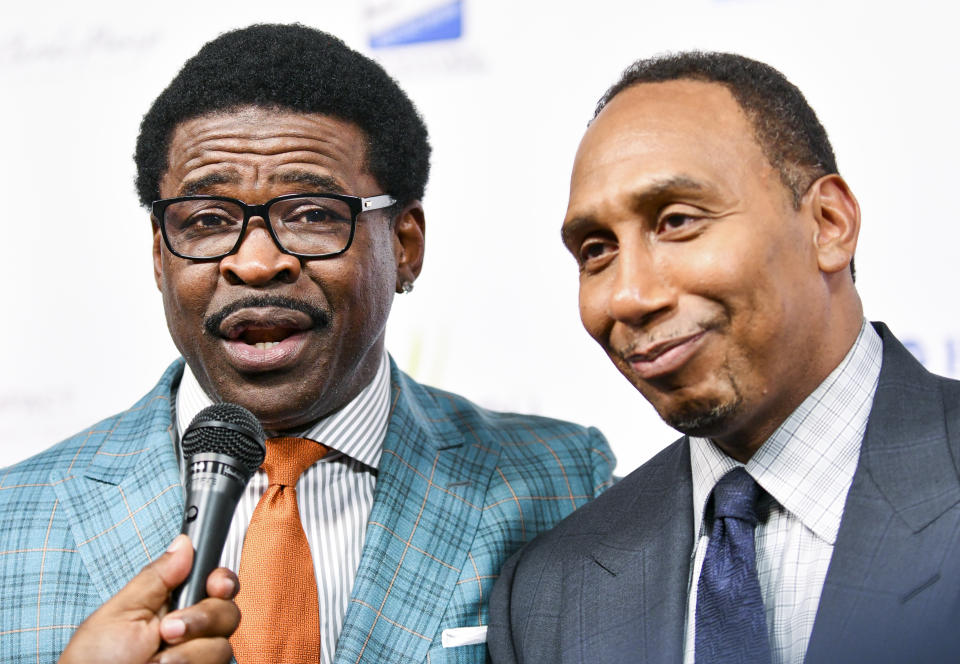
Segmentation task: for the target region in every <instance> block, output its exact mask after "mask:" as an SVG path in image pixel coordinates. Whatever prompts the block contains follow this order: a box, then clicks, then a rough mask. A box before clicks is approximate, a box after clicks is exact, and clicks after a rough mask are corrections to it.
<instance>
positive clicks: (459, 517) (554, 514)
mask: <svg viewBox="0 0 960 664" xmlns="http://www.w3.org/2000/svg"><path fill="white" fill-rule="evenodd" d="M182 371H183V363H182V360H180V361H177V362H175V363H174V364H173V365H171V367H170V368H169V369H167V371H166V373H165V374H164V375H163V377H162V378H161V380H160V382H159V383H158V384H157V385H156V387H155V388H154V389H153V390H152V391H151V392H150V393H149V394H147V395H146V396H145V397H143V398H142V399H141V400H140V401H139V402H137V403H136V404H135V405H134V406H133V407H132V408H130V409H129V410H127V411H125V412H123V413H120V414H118V415H115V416H113V417H110V418H108V419H105V420H103V421H102V422H100V423H98V424H96V425H95V426H93V427H92V428H90V429H89V430H87V431H84V432H82V433H80V434H78V435H76V436H73V437H72V438H69V439H68V440H65V441H63V442H62V443H60V444H58V445H56V446H54V447H52V448H51V449H49V450H47V451H45V452H43V453H41V454H39V455H37V456H35V457H32V458H30V459H27V460H26V461H23V462H21V463H19V464H17V465H15V466H11V467H9V468H6V469H2V470H0V524H2V527H0V662H2V663H4V664H6V663H10V662H54V661H56V659H57V658H58V656H59V654H60V652H61V651H62V650H63V648H64V647H65V645H66V643H67V641H68V640H69V639H70V636H71V635H72V634H73V631H74V630H75V629H76V628H77V626H78V625H79V624H80V623H81V622H82V621H83V620H84V618H86V617H87V616H88V615H89V614H90V613H91V612H93V611H94V610H95V609H96V608H97V607H98V606H100V605H101V604H102V603H103V602H104V601H106V600H107V599H109V598H110V597H111V596H113V595H114V594H115V593H116V592H117V591H118V590H119V589H120V588H121V587H122V586H123V585H124V584H126V583H127V581H129V580H130V578H132V577H133V576H134V575H135V574H136V573H137V572H138V571H139V570H140V569H141V568H142V567H143V566H144V565H146V564H147V563H148V562H149V561H150V560H153V559H154V558H156V557H157V556H158V555H160V554H161V553H162V552H163V551H164V550H165V549H166V547H167V545H168V544H169V542H170V541H171V540H172V539H173V538H174V537H175V536H176V534H177V533H178V532H179V530H180V523H181V519H182V514H183V494H182V489H181V485H180V481H179V471H178V464H177V459H176V452H175V447H174V426H173V423H172V419H171V403H172V401H171V400H172V396H171V395H172V392H173V389H174V386H175V385H176V384H178V382H179V378H180V376H181V374H182ZM391 382H392V386H391V389H392V394H391V414H390V422H389V426H388V430H387V435H386V439H385V441H384V450H383V456H382V460H381V464H380V469H379V474H378V478H377V486H376V493H375V495H374V504H373V509H372V511H371V514H370V518H369V522H368V525H367V534H366V541H365V545H364V549H363V555H362V559H361V562H360V567H359V570H358V573H357V579H356V582H355V584H354V588H353V593H352V595H351V599H350V606H349V609H348V611H347V615H346V619H345V623H344V626H343V630H342V632H341V635H340V639H339V641H338V643H337V651H336V664H346V663H347V662H350V663H356V662H387V663H390V664H402V663H413V662H430V663H433V664H438V663H440V662H483V661H484V659H485V657H486V647H485V646H484V645H482V644H480V645H469V646H461V647H458V648H446V649H445V648H443V647H442V645H441V639H440V635H441V632H442V631H443V630H444V629H447V628H452V627H464V626H475V625H485V624H486V622H487V599H488V597H489V594H490V590H491V587H492V585H493V581H494V579H495V578H496V577H497V575H498V574H499V570H500V566H501V564H502V563H503V561H504V560H505V559H506V558H507V557H508V556H509V555H510V554H511V553H512V552H513V551H515V550H516V549H518V548H519V547H520V546H521V545H522V544H523V543H524V542H526V541H527V540H529V539H531V538H532V537H533V536H535V535H536V534H537V533H538V532H540V531H542V530H545V529H547V528H549V527H551V526H552V525H553V524H554V523H556V522H557V521H559V520H560V519H561V518H562V517H564V516H565V515H566V514H568V513H570V512H572V511H573V510H574V509H575V508H576V507H578V506H579V505H581V504H583V503H584V502H586V501H587V500H589V499H590V498H592V497H593V496H595V495H597V494H598V493H600V492H601V491H602V490H603V489H604V488H606V487H607V485H608V483H609V482H610V475H611V470H612V463H613V457H612V455H611V453H610V450H609V447H608V445H607V443H606V441H605V440H604V438H603V436H602V435H601V434H600V433H599V432H598V431H597V430H595V429H585V428H582V427H579V426H576V425H573V424H570V423H567V422H561V421H557V420H550V419H546V418H539V417H532V416H522V415H514V414H504V413H493V412H490V411H487V410H484V409H481V408H479V407H477V406H475V405H473V404H471V403H470V402H469V401H467V400H465V399H463V398H462V397H459V396H456V395H454V394H450V393H447V392H442V391H440V390H435V389H432V388H429V387H425V386H423V385H420V384H418V383H416V382H415V381H413V380H412V379H411V378H410V377H408V376H407V375H405V374H404V373H402V372H401V371H399V370H398V369H397V367H396V366H395V365H394V364H392V363H391Z"/></svg>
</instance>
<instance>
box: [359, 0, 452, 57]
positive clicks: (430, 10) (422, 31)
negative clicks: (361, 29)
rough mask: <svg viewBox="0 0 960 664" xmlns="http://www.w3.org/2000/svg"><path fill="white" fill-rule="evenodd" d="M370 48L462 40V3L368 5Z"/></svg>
mask: <svg viewBox="0 0 960 664" xmlns="http://www.w3.org/2000/svg"><path fill="white" fill-rule="evenodd" d="M367 11H368V26H369V34H368V37H369V41H370V48H373V49H380V48H389V47H391V46H406V45H410V44H423V43H426V42H436V41H447V40H451V39H459V38H460V37H461V36H463V0H453V2H451V1H450V0H447V1H446V2H437V0H395V1H393V2H371V3H370V4H369V5H368V10H367Z"/></svg>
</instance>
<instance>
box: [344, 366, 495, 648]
mask: <svg viewBox="0 0 960 664" xmlns="http://www.w3.org/2000/svg"><path fill="white" fill-rule="evenodd" d="M391 375H392V381H393V386H392V404H391V406H392V412H391V416H390V424H389V427H388V430H387V435H386V439H385V441H384V448H383V456H382V457H381V462H380V469H379V473H378V477H377V488H376V493H375V495H374V503H373V508H372V510H371V513H370V520H369V522H368V525H367V532H366V541H365V543H364V548H363V555H362V557H361V560H360V567H359V570H358V571H357V579H356V582H355V584H354V588H353V593H352V595H351V599H350V606H349V607H348V609H347V616H346V619H345V621H344V626H343V630H342V632H341V634H340V639H339V641H338V642H337V651H336V659H335V661H336V662H337V664H345V663H347V662H351V663H353V662H383V661H389V662H391V664H403V663H405V662H411V663H412V662H417V663H420V662H423V661H425V659H426V652H427V649H428V648H429V647H430V645H431V643H432V641H433V638H434V635H435V634H436V631H437V629H438V626H439V624H440V620H441V618H442V615H441V611H439V610H438V609H439V608H441V607H445V606H446V605H447V602H448V599H449V597H450V595H451V594H452V592H453V590H454V587H455V584H456V583H457V579H458V578H459V576H460V571H461V569H462V568H463V566H464V565H465V564H466V561H467V553H468V552H469V550H470V545H471V543H472V542H473V539H474V535H475V533H476V529H477V525H478V523H479V520H480V516H481V510H482V508H483V504H484V496H485V493H486V488H487V484H488V482H489V479H490V476H491V474H492V472H493V470H494V468H495V465H496V461H497V458H498V456H499V445H498V444H497V443H495V442H493V441H491V442H490V445H489V446H488V447H486V448H481V447H479V446H474V445H470V446H466V445H464V444H463V437H462V435H461V434H460V432H459V431H458V430H457V428H456V427H455V426H453V425H452V424H451V423H450V422H449V420H448V418H449V414H448V413H447V412H446V411H445V410H444V408H443V407H442V403H438V402H437V401H436V399H435V398H434V397H432V396H431V395H430V394H428V393H427V392H426V391H425V390H423V389H422V388H421V387H420V386H418V385H417V384H416V383H413V382H412V381H410V380H409V379H408V378H407V377H406V376H405V375H403V374H402V373H400V372H399V371H398V370H397V368H396V366H394V365H391Z"/></svg>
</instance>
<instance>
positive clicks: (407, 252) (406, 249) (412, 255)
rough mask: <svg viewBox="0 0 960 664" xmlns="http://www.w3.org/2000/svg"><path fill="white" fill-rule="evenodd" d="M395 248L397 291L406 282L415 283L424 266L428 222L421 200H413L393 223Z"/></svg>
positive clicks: (399, 290)
mask: <svg viewBox="0 0 960 664" xmlns="http://www.w3.org/2000/svg"><path fill="white" fill-rule="evenodd" d="M393 233H394V238H393V249H394V256H395V257H396V260H397V286H396V288H397V292H398V293H400V292H401V291H402V289H401V286H402V285H403V284H404V283H411V284H412V283H413V282H414V281H415V280H416V278H417V277H418V276H420V268H421V267H422V266H423V248H424V236H425V233H426V222H425V220H424V216H423V206H422V205H421V204H420V201H411V202H410V203H407V205H406V206H404V208H403V210H402V211H401V212H400V214H398V215H397V217H396V219H395V220H394V225H393Z"/></svg>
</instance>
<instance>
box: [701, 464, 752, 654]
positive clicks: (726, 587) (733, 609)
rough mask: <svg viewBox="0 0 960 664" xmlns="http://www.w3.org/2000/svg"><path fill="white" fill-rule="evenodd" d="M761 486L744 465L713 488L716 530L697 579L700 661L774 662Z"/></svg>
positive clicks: (711, 537) (714, 529)
mask: <svg viewBox="0 0 960 664" xmlns="http://www.w3.org/2000/svg"><path fill="white" fill-rule="evenodd" d="M759 494H760V487H759V486H757V483H756V482H755V481H754V480H753V478H752V477H750V475H749V474H747V471H746V470H744V469H743V468H735V469H734V470H731V471H730V472H729V473H727V474H726V475H724V476H723V477H721V478H720V481H719V482H717V485H716V486H715V487H714V488H713V531H712V532H711V534H710V542H709V544H707V554H706V556H705V557H704V559H703V569H702V570H701V572H700V581H699V582H698V585H697V606H696V612H697V616H696V638H695V641H696V643H695V646H694V648H695V649H694V658H695V660H696V664H769V663H770V639H769V637H768V636H767V620H766V616H765V615H764V611H763V597H762V596H761V595H760V582H759V581H758V580H757V556H756V549H755V548H754V543H753V531H754V528H755V527H756V525H757V520H758V519H757V497H758V496H759Z"/></svg>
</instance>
